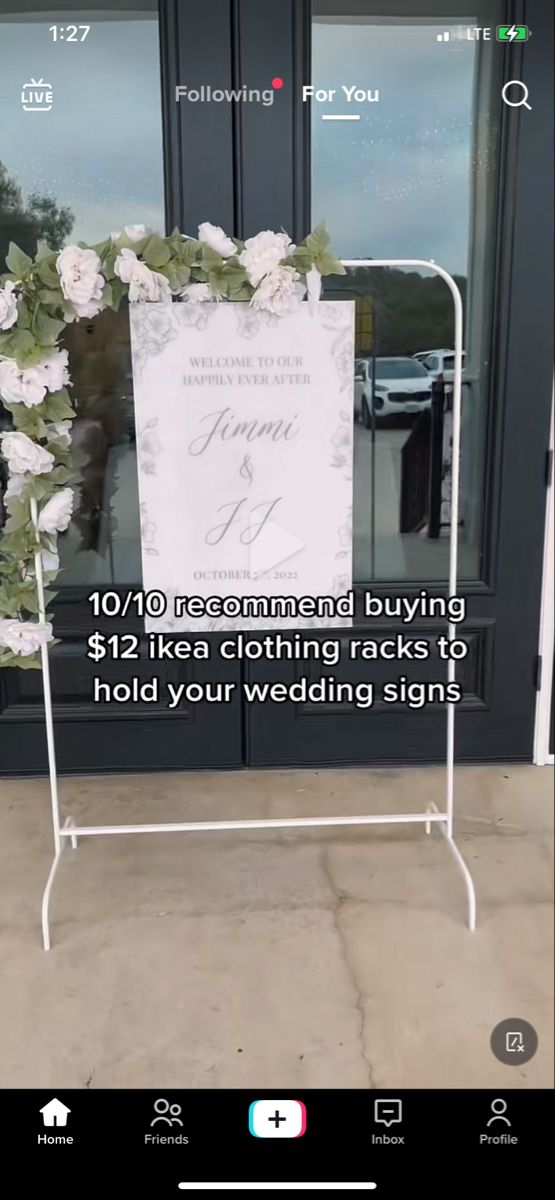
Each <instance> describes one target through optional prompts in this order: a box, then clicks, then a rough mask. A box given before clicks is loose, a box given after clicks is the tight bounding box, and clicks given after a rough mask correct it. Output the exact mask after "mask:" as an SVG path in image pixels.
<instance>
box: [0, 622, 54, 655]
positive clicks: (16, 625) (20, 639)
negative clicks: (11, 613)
mask: <svg viewBox="0 0 555 1200" xmlns="http://www.w3.org/2000/svg"><path fill="white" fill-rule="evenodd" d="M50 641H52V626H51V624H50V622H49V621H44V622H42V621H17V620H16V619H15V618H13V619H12V618H11V617H4V618H2V619H0V646H4V647H6V648H7V649H8V650H11V651H12V652H13V653H14V654H21V655H22V656H23V657H24V658H26V657H27V656H28V655H29V654H34V653H35V650H40V648H41V646H46V645H47V643H48V642H50Z"/></svg>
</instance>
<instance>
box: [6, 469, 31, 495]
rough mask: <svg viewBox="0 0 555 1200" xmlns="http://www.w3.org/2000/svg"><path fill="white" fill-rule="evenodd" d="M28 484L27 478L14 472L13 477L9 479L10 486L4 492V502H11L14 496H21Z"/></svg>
mask: <svg viewBox="0 0 555 1200" xmlns="http://www.w3.org/2000/svg"><path fill="white" fill-rule="evenodd" d="M26 483H27V477H26V476H25V475H22V474H19V473H18V472H17V471H14V473H13V475H10V477H9V479H8V486H7V488H6V491H5V492H4V500H11V499H12V497H13V496H19V494H20V492H22V491H23V488H24V487H25V484H26Z"/></svg>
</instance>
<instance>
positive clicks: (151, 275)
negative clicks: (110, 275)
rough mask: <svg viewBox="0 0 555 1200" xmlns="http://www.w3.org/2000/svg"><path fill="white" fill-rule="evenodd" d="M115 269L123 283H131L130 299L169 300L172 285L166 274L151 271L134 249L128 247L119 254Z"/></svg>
mask: <svg viewBox="0 0 555 1200" xmlns="http://www.w3.org/2000/svg"><path fill="white" fill-rule="evenodd" d="M114 271H115V272H116V275H119V278H120V279H121V280H122V282H123V283H128V284H129V299H130V300H131V301H134V300H151V301H155V300H169V298H170V296H171V290H170V285H169V283H168V280H167V279H166V277H165V275H159V274H158V271H151V269H150V267H147V265H146V263H144V262H141V260H140V259H139V258H137V255H136V254H135V251H134V250H131V249H130V248H129V247H126V248H125V249H123V250H122V251H121V254H118V257H117V258H116V261H115V263H114Z"/></svg>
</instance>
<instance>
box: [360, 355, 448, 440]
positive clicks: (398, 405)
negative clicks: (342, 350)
mask: <svg viewBox="0 0 555 1200" xmlns="http://www.w3.org/2000/svg"><path fill="white" fill-rule="evenodd" d="M375 361H376V366H375V386H374V387H373V386H372V359H371V358H358V359H356V360H355V417H359V418H360V419H361V420H362V422H363V424H364V425H365V426H366V428H367V429H369V428H370V426H371V424H372V409H373V410H374V413H375V415H376V420H377V421H379V420H381V419H383V418H384V417H392V416H401V415H402V414H407V413H413V414H415V413H419V412H422V411H423V409H425V408H430V406H431V403H432V379H431V377H430V375H429V374H428V372H427V371H426V369H425V368H424V367H423V366H422V364H421V363H419V362H417V361H416V359H414V358H408V357H407V358H376V360H375Z"/></svg>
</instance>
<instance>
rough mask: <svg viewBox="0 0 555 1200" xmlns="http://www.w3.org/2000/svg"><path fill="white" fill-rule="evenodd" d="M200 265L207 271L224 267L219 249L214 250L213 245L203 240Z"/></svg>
mask: <svg viewBox="0 0 555 1200" xmlns="http://www.w3.org/2000/svg"><path fill="white" fill-rule="evenodd" d="M200 265H201V267H203V268H204V270H205V271H214V270H217V269H218V268H219V269H221V268H222V267H223V265H224V260H223V258H222V256H221V254H218V251H217V250H213V249H212V247H211V246H207V245H206V243H205V242H202V249H201V255H200Z"/></svg>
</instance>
